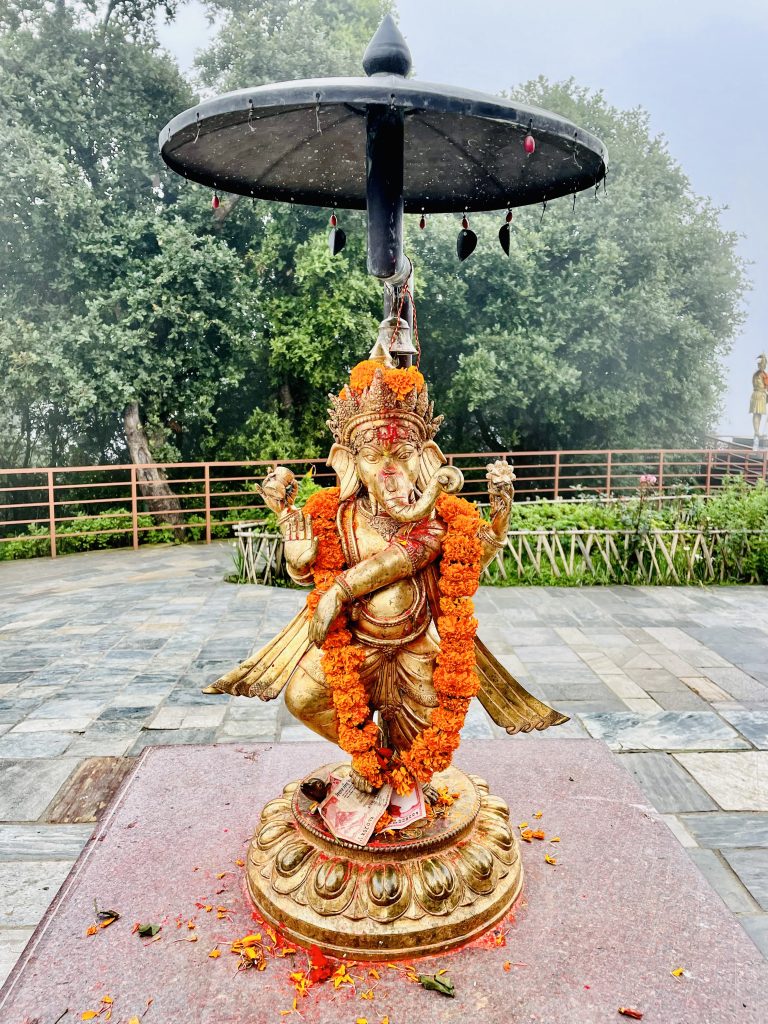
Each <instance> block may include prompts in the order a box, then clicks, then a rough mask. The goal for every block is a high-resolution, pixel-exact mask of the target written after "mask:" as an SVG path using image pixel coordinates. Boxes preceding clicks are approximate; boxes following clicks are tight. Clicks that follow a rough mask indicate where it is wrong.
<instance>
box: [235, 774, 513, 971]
mask: <svg viewBox="0 0 768 1024" xmlns="http://www.w3.org/2000/svg"><path fill="white" fill-rule="evenodd" d="M334 767H336V766H335V765H326V767H325V768H323V769H321V770H320V771H318V772H313V773H312V776H311V777H320V778H323V779H325V778H327V775H328V773H329V772H330V771H331V770H332V769H333V768H334ZM433 784H434V785H435V786H436V787H440V786H446V787H447V789H448V792H449V793H452V794H456V793H458V797H457V798H456V800H455V802H454V803H453V805H452V806H451V807H450V808H448V809H447V813H446V814H445V815H444V816H442V817H437V818H436V819H435V820H434V821H430V822H426V821H425V822H419V823H417V824H415V825H412V826H410V827H409V828H407V829H403V830H402V831H400V832H396V833H394V838H392V837H388V836H381V837H377V839H376V841H375V842H370V843H369V844H368V845H367V846H353V845H352V844H349V843H346V842H343V841H340V840H338V839H336V838H335V837H334V836H333V835H332V834H331V833H330V832H329V831H328V830H327V828H326V827H325V824H324V822H323V821H322V819H321V818H320V816H319V815H318V814H316V813H310V810H309V808H310V806H311V803H310V801H309V800H308V799H307V797H305V796H304V795H303V794H302V793H301V791H300V789H299V787H300V785H301V782H300V781H299V782H292V783H289V785H287V786H286V787H285V789H284V790H283V795H282V796H281V797H278V798H277V799H276V800H272V801H270V803H268V804H267V805H266V807H265V808H264V810H263V811H262V814H261V821H260V823H259V826H258V828H257V830H256V833H255V835H254V837H253V839H252V840H251V845H250V849H249V852H248V865H247V879H248V889H249V891H250V894H251V897H252V899H253V901H254V903H255V904H256V907H257V908H258V910H259V912H260V913H261V914H262V916H263V917H264V918H265V919H266V920H268V921H269V922H270V923H271V924H273V925H275V926H276V927H278V928H279V929H280V931H281V932H282V933H283V934H284V935H285V936H286V937H289V938H291V939H293V940H294V941H296V942H298V943H300V944H301V945H304V946H310V945H316V946H319V948H320V949H321V950H323V952H324V953H327V954H329V955H331V956H336V957H340V958H343V957H346V958H347V959H350V958H352V959H355V960H393V959H396V958H398V957H414V956H427V955H430V954H434V953H440V952H443V951H444V950H447V949H451V948H453V947H454V946H458V945H461V944H462V943H465V942H467V941H469V940H470V939H472V938H474V937H475V936H477V935H480V934H481V933H482V932H484V931H486V930H487V929H488V928H490V927H491V926H492V925H493V924H495V923H496V922H497V921H499V920H500V919H501V918H502V917H504V915H505V914H506V913H507V912H508V911H509V910H510V908H511V907H512V905H513V904H514V902H515V900H516V899H517V897H518V895H519V893H520V889H521V886H522V882H523V868H522V863H521V860H520V851H519V848H518V844H517V839H516V838H515V835H514V833H513V831H512V829H511V828H510V825H509V811H508V808H507V805H506V804H505V803H504V801H503V800H501V799H500V798H499V797H496V796H492V795H490V793H489V791H488V784H487V783H486V782H485V781H484V780H483V779H480V778H478V777H477V776H475V775H465V774H464V773H463V772H461V771H459V770H458V769H457V768H455V767H453V766H451V767H450V768H448V769H447V770H446V771H445V772H441V773H440V774H438V775H435V777H434V779H433Z"/></svg>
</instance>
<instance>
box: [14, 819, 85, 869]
mask: <svg viewBox="0 0 768 1024" xmlns="http://www.w3.org/2000/svg"><path fill="white" fill-rule="evenodd" d="M92 833H93V825H90V824H88V825H17V824H0V861H4V860H9V861H19V860H75V859H76V858H77V857H78V856H79V854H80V851H81V850H82V848H83V847H84V846H85V844H86V843H87V842H88V840H89V839H90V838H91V835H92Z"/></svg>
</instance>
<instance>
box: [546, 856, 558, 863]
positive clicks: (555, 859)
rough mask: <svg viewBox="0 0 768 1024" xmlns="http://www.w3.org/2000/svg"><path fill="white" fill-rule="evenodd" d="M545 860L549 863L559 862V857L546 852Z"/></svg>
mask: <svg viewBox="0 0 768 1024" xmlns="http://www.w3.org/2000/svg"><path fill="white" fill-rule="evenodd" d="M544 860H545V861H546V862H547V864H557V857H550V855H549V854H548V853H545V854H544Z"/></svg>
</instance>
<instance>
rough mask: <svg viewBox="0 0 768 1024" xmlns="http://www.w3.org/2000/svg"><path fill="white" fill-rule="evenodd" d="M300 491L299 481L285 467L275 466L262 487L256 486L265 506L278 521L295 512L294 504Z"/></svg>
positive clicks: (265, 478)
mask: <svg viewBox="0 0 768 1024" xmlns="http://www.w3.org/2000/svg"><path fill="white" fill-rule="evenodd" d="M298 491H299V482H298V480H297V479H296V477H295V476H294V474H293V472H292V471H291V470H290V469H287V468H286V467H285V466H275V468H274V469H272V470H270V472H269V473H267V475H266V476H265V477H264V480H263V482H262V483H261V485H259V484H256V492H257V493H258V494H260V495H261V496H262V498H263V499H264V504H265V505H266V506H267V508H268V509H269V510H270V511H271V512H274V514H275V515H276V516H277V517H278V519H280V518H282V517H283V516H287V515H290V514H291V513H292V512H293V503H294V501H295V499H296V495H297V494H298Z"/></svg>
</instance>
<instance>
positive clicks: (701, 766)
mask: <svg viewBox="0 0 768 1024" xmlns="http://www.w3.org/2000/svg"><path fill="white" fill-rule="evenodd" d="M677 760H678V761H679V762H680V763H681V764H682V765H683V767H684V768H686V769H687V770H688V771H689V772H690V773H691V775H692V776H693V777H694V778H695V779H696V781H697V782H698V783H699V784H700V785H701V786H703V788H704V789H705V790H706V791H707V792H708V793H709V795H710V796H711V797H712V798H713V800H716V801H717V803H718V804H719V805H720V807H722V809H723V810H724V811H768V750H745V751H743V752H742V751H738V752H734V753H722V754H719V753H704V754H678V755H677Z"/></svg>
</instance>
